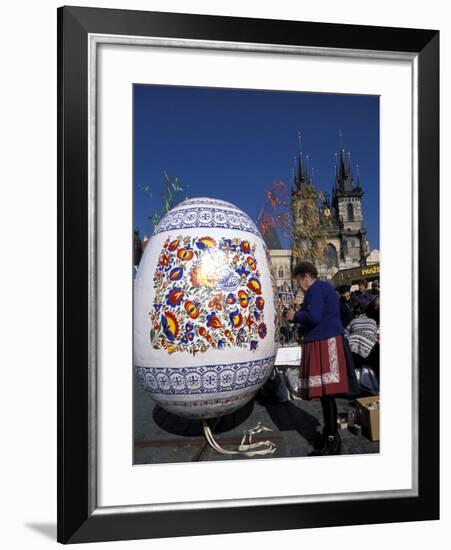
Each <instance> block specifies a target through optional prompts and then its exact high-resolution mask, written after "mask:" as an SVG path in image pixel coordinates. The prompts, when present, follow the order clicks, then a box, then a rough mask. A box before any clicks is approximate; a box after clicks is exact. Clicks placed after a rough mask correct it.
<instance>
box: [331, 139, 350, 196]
mask: <svg viewBox="0 0 451 550" xmlns="http://www.w3.org/2000/svg"><path fill="white" fill-rule="evenodd" d="M338 136H339V145H340V146H339V152H338V155H336V156H335V158H336V171H335V172H336V174H335V184H336V188H337V190H338V191H340V192H349V191H352V190H353V183H352V182H353V180H354V177H353V175H352V171H351V162H350V157H351V153H349V152H348V154H346V151H345V148H344V146H343V134H342V132H341V130H339V132H338Z"/></svg>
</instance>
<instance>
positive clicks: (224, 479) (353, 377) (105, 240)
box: [58, 7, 439, 543]
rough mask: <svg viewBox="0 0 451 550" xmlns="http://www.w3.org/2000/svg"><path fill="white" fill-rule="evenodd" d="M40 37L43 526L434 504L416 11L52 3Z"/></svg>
mask: <svg viewBox="0 0 451 550" xmlns="http://www.w3.org/2000/svg"><path fill="white" fill-rule="evenodd" d="M58 55H59V57H58V79H59V80H58V98H59V106H58V109H59V116H58V124H59V126H58V144H59V151H58V158H59V165H58V179H59V199H58V206H59V220H58V225H59V243H58V249H59V288H58V294H59V337H58V343H59V349H58V357H59V371H58V415H59V416H58V419H59V420H58V540H59V541H60V542H62V543H75V542H94V541H107V540H124V539H137V538H156V537H171V536H174V537H175V536H187V535H200V534H215V533H233V532H244V531H261V530H277V529H295V528H303V527H320V526H321V527H322V526H338V525H352V524H363V523H384V522H385V523H386V522H399V521H416V520H426V519H438V516H439V480H438V476H439V474H438V471H439V468H438V434H439V420H438V411H439V403H438V398H439V391H438V390H439V380H438V349H439V348H438V346H439V341H438V340H439V336H438V334H439V331H438V319H439V316H438V310H439V291H438V279H439V276H438V250H439V242H438V239H439V234H438V227H439V225H438V205H439V196H438V194H439V176H438V174H439V158H438V151H439V141H438V140H439V137H438V136H439V122H438V120H439V119H438V117H439V101H438V93H439V92H438V81H439V80H438V79H439V69H438V67H439V64H438V63H439V34H438V31H433V30H418V29H401V28H389V27H386V28H385V27H384V28H382V27H363V26H352V25H338V24H325V23H304V22H298V21H275V20H260V19H243V18H234V17H217V16H205V15H187V14H175V13H157V12H137V11H127V10H108V9H96V8H80V7H63V8H60V9H59V10H58Z"/></svg>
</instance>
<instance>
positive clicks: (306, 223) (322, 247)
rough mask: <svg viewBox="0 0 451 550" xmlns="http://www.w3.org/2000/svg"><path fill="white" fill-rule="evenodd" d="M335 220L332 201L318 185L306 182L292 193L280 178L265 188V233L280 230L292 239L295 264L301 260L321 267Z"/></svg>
mask: <svg viewBox="0 0 451 550" xmlns="http://www.w3.org/2000/svg"><path fill="white" fill-rule="evenodd" d="M331 223H332V215H331V210H330V207H329V203H328V200H327V198H326V196H325V194H324V193H323V192H322V191H319V190H318V189H316V187H315V186H314V185H311V184H309V183H305V184H303V185H302V186H300V188H299V189H297V190H296V191H295V192H293V193H292V194H290V193H289V191H288V187H287V185H286V184H285V183H284V182H283V181H276V182H274V183H273V184H272V186H271V188H270V189H269V190H267V191H265V204H264V207H263V209H262V213H261V215H260V230H261V231H262V233H263V235H265V234H266V233H268V232H269V231H271V230H273V229H279V230H281V231H282V233H283V234H284V235H285V236H286V237H288V238H290V239H291V242H292V254H293V261H294V264H296V263H297V262H298V261H301V260H308V261H311V262H313V263H314V264H315V265H317V266H319V265H322V264H323V263H324V261H325V255H326V249H327V245H328V241H327V236H328V232H329V229H330V227H331Z"/></svg>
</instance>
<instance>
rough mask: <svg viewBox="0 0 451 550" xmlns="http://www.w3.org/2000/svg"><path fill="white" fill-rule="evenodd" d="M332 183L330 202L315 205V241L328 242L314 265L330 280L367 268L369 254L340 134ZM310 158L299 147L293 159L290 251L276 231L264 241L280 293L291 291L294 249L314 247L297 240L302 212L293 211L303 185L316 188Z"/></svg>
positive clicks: (356, 184)
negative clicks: (318, 229)
mask: <svg viewBox="0 0 451 550" xmlns="http://www.w3.org/2000/svg"><path fill="white" fill-rule="evenodd" d="M335 159H336V160H335V181H334V182H333V184H332V194H331V199H328V198H325V199H324V200H323V201H321V204H320V205H318V209H319V212H318V215H319V217H320V219H321V220H322V222H324V223H322V225H323V229H322V232H321V236H319V235H318V240H319V239H321V240H322V241H323V243H324V239H325V240H326V241H327V245H326V249H325V254H324V259H323V262H322V263H321V264H320V265H317V268H318V271H319V276H320V277H321V278H323V279H330V278H332V277H333V275H334V274H335V273H336V272H337V271H339V270H341V269H348V268H353V267H361V266H365V265H367V259H368V256H369V255H370V247H369V242H368V240H367V238H366V235H367V230H366V228H365V225H364V220H363V210H362V197H363V194H364V192H363V189H362V184H361V181H360V174H359V172H358V168H357V175H356V178H355V177H354V174H353V171H352V169H351V162H350V154H349V153H347V152H346V151H345V148H344V146H343V144H342V138H341V133H340V147H339V150H338V153H336V155H335ZM308 164H309V159H308V156H307V155H304V152H303V151H302V147H301V146H300V147H299V152H298V154H297V155H296V157H295V166H294V170H293V181H292V190H291V201H292V212H293V228H294V231H293V234H294V237H293V239H292V240H293V242H292V248H291V249H284V248H282V246H281V244H280V239H279V237H278V235H277V232H276V231H275V230H270V231H268V232H266V234H265V235H264V239H265V241H266V244H267V246H268V248H269V252H270V255H271V260H272V266H273V272H274V276H275V278H276V283H277V286H278V289H279V292H292V290H293V286H292V280H291V272H292V270H293V269H294V267H295V266H296V264H297V263H298V262H299V261H300V260H299V259H298V258H295V257H294V254H293V250H295V249H299V248H300V249H302V248H308V247H309V246H315V242H314V240H315V239H314V238H313V243H312V239H310V242H309V243H306V242H302V241H303V239H299V238H296V227H297V226H298V224H302V219H301V218H302V216H301V214H300V212H301V209H299V208H296V201H297V200H299V197H300V195H301V194H302V193H301V192H302V190H303V188H304V187H305V186H311V188H313V189H316V187H315V181H314V178H313V170H312V169H310V168H309V166H308Z"/></svg>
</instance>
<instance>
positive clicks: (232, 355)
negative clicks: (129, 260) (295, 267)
mask: <svg viewBox="0 0 451 550" xmlns="http://www.w3.org/2000/svg"><path fill="white" fill-rule="evenodd" d="M134 285H135V286H134V364H135V369H136V371H137V374H138V376H139V378H140V380H141V382H142V384H143V386H144V388H145V389H146V390H148V391H149V392H150V393H151V396H152V397H153V399H154V400H155V401H156V402H157V403H158V404H159V405H161V407H163V408H164V409H166V410H167V411H169V412H172V413H174V414H177V415H179V416H183V417H188V418H214V417H218V416H223V415H225V414H229V413H231V412H233V411H235V410H237V409H239V408H240V407H242V406H243V405H245V404H246V403H247V402H249V401H250V400H251V399H252V398H253V397H254V396H255V394H256V393H257V391H258V389H259V388H260V386H261V385H262V384H263V383H264V382H265V380H266V379H267V377H268V375H269V374H270V372H271V369H272V368H273V365H274V359H275V355H276V351H277V334H276V330H277V319H276V315H277V308H276V296H275V294H274V286H273V279H272V274H271V269H270V260H269V255H268V252H267V249H266V245H265V243H264V241H263V239H262V236H261V234H260V232H259V230H258V229H257V227H256V225H255V224H254V222H253V221H252V220H251V218H250V217H249V216H248V215H247V214H245V213H244V212H243V211H242V210H240V209H239V208H237V207H236V206H234V205H233V204H230V203H228V202H223V201H219V200H213V199H207V198H196V199H189V200H186V201H184V202H182V203H181V204H179V205H178V206H176V207H175V208H174V209H172V210H171V211H170V212H168V214H166V216H165V217H164V218H163V219H162V220H161V221H160V223H159V224H158V225H157V227H156V228H155V231H154V234H153V236H152V237H151V239H150V240H149V241H148V243H147V246H146V249H145V251H144V254H143V257H142V259H141V262H140V265H139V269H138V273H137V275H136V278H135V283H134Z"/></svg>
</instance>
